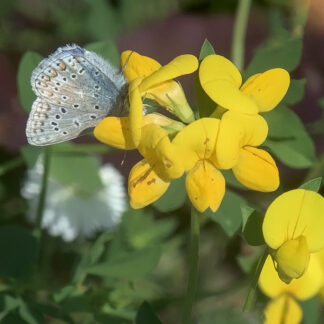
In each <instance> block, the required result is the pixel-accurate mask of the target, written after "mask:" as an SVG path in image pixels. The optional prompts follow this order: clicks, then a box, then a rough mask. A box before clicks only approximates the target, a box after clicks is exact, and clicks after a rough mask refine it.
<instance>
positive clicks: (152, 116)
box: [94, 51, 290, 212]
mask: <svg viewBox="0 0 324 324" xmlns="http://www.w3.org/2000/svg"><path fill="white" fill-rule="evenodd" d="M121 63H122V66H124V67H125V68H124V74H125V76H126V78H127V80H128V82H129V95H128V98H129V116H128V117H107V118H105V119H103V120H102V121H101V122H100V123H99V124H98V125H97V127H96V128H95V131H94V135H95V136H96V138H97V139H98V140H99V141H101V142H103V143H106V144H108V145H111V146H114V147H117V148H119V149H124V150H130V149H137V150H138V151H139V152H140V154H141V155H142V156H143V159H142V160H141V161H140V162H138V163H137V164H136V165H135V166H134V167H133V168H132V170H131V172H130V174H129V180H128V193H129V196H130V204H131V206H132V207H133V208H142V207H145V206H147V205H149V204H151V203H152V202H154V201H156V200H157V199H159V198H160V197H161V196H162V195H163V194H164V192H165V191H166V190H167V188H168V186H169V185H170V182H171V181H172V180H173V179H176V178H179V177H181V176H182V175H183V174H184V173H186V190H187V194H188V197H189V199H190V201H191V203H192V204H193V206H194V207H195V208H196V209H197V210H198V211H200V212H203V211H205V210H206V209H207V208H210V209H212V210H213V211H216V210H217V209H218V207H219V205H220V203H221V201H222V199H223V196H224V194H225V180H224V177H223V175H222V173H221V172H220V170H222V169H232V171H233V173H234V175H235V177H236V178H237V180H238V181H240V182H241V183H242V184H243V185H245V186H246V187H248V188H250V189H253V190H257V191H262V192H270V191H274V190H276V189H277V188H278V186H279V173H278V169H277V166H276V163H275V161H274V160H273V159H272V157H271V156H270V154H269V153H268V152H266V151H264V150H262V149H260V148H258V146H260V145H261V144H262V143H263V142H264V141H265V139H266V137H267V134H268V125H267V123H266V121H265V119H264V118H263V117H262V116H261V115H260V114H259V113H262V112H266V111H269V110H271V109H273V108H275V107H276V106H277V104H278V103H279V102H280V100H281V99H282V98H283V97H284V95H285V94H286V92H287V89H288V87H289V82H290V78H289V74H288V73H287V72H286V71H285V70H283V69H271V70H268V71H266V72H264V73H260V74H256V75H253V76H252V77H250V78H249V79H248V80H247V81H246V82H245V83H244V84H243V85H242V76H241V74H240V73H239V71H238V70H237V68H236V67H235V66H234V65H233V64H232V63H231V62H230V61H229V60H227V59H226V58H224V57H222V56H220V55H209V56H207V57H206V58H205V59H204V60H203V61H202V62H201V63H200V66H199V62H198V60H197V58H196V57H195V56H193V55H180V56H178V57H176V58H175V59H173V60H172V61H171V62H170V63H168V64H166V65H164V66H161V65H160V64H159V63H158V62H156V61H155V60H153V59H151V58H148V57H145V56H141V55H139V54H138V53H135V52H131V51H125V52H123V53H122V55H121ZM198 66H199V80H200V84H201V86H202V88H203V89H204V91H205V92H206V94H207V95H208V96H209V97H210V98H211V99H212V100H213V101H214V102H215V111H214V112H213V113H212V115H211V116H209V117H206V118H201V119H197V120H195V115H194V113H193V111H192V109H191V108H190V106H189V104H188V102H187V100H186V97H185V94H184V91H183V89H182V87H181V85H180V83H178V82H176V81H175V80H174V79H175V78H177V77H179V76H182V75H185V74H190V73H193V72H194V71H196V70H197V69H198ZM145 99H150V100H154V101H155V102H157V103H158V105H160V106H161V107H164V108H166V109H167V110H168V112H170V113H171V114H173V115H174V116H176V117H177V118H178V119H179V120H180V121H179V120H174V119H172V118H169V117H166V116H164V115H161V114H158V113H147V114H146V112H145V105H143V101H144V102H145Z"/></svg>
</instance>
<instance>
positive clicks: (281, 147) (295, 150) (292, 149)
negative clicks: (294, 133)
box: [264, 137, 315, 168]
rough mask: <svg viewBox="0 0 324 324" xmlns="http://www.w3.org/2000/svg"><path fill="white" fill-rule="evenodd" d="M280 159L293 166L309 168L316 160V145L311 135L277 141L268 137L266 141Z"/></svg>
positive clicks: (266, 144)
mask: <svg viewBox="0 0 324 324" xmlns="http://www.w3.org/2000/svg"><path fill="white" fill-rule="evenodd" d="M264 145H265V146H267V147H268V148H269V149H270V150H271V151H272V152H273V154H275V155H276V156H277V157H278V158H279V160H280V161H281V162H283V163H285V164H286V165H288V166H290V167H292V168H309V167H311V166H312V165H313V164H314V162H315V147H314V143H313V141H312V140H311V139H310V138H309V137H299V138H295V139H291V140H288V139H287V140H282V141H276V140H271V139H267V140H266V141H265V143H264Z"/></svg>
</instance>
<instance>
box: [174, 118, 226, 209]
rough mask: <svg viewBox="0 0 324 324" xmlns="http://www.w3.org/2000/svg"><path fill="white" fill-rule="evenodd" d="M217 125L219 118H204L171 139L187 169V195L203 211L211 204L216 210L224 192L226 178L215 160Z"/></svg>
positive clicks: (210, 206) (211, 207)
mask: <svg viewBox="0 0 324 324" xmlns="http://www.w3.org/2000/svg"><path fill="white" fill-rule="evenodd" d="M218 128H219V120H218V119H216V118H202V119H199V120H196V121H195V122H193V123H191V124H190V125H188V126H186V127H185V128H184V129H182V130H181V131H180V132H179V133H178V134H177V135H176V137H175V138H174V140H173V141H172V143H173V144H174V145H175V146H177V151H178V157H179V158H181V159H182V161H183V165H184V167H185V170H186V171H187V176H186V190H187V194H188V196H189V199H190V201H191V203H192V204H193V206H194V207H195V208H196V209H197V210H198V211H200V212H203V211H205V210H206V209H207V208H208V207H209V208H210V209H211V210H213V211H216V210H217V209H218V207H219V205H220V203H221V201H222V199H223V197H224V193H225V180H224V177H223V175H222V174H221V172H220V171H219V170H218V168H217V167H218V164H217V161H216V159H215V145H216V140H217V134H218Z"/></svg>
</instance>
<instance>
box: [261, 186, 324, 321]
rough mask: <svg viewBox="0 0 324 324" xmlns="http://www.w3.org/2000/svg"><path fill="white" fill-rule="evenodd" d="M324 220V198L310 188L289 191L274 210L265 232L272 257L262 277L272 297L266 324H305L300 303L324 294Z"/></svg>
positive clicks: (267, 218)
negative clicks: (302, 322)
mask: <svg viewBox="0 0 324 324" xmlns="http://www.w3.org/2000/svg"><path fill="white" fill-rule="evenodd" d="M323 216H324V198H323V197H322V196H321V195H320V194H318V193H316V192H314V191H309V190H305V189H296V190H291V191H288V192H285V193H284V194H282V195H280V196H279V197H277V198H276V199H275V200H274V201H273V202H272V204H271V205H270V206H269V208H268V210H267V212H266V215H265V218H264V222H263V228H262V230H263V236H264V239H265V242H266V243H267V245H268V246H269V248H270V255H269V256H268V258H267V260H266V262H265V265H264V267H263V269H262V272H261V275H260V279H259V286H260V288H261V289H262V291H263V292H264V293H265V294H266V295H267V296H269V297H270V298H271V301H270V302H269V304H268V305H267V307H266V309H265V316H266V321H265V323H272V324H275V323H288V322H289V323H296V324H297V323H300V322H301V319H302V311H301V308H300V306H299V305H298V303H297V302H296V299H297V300H305V299H309V298H311V297H313V296H315V295H316V294H318V293H319V292H320V290H322V292H323V291H324V290H323V287H324V249H323V248H324V236H323V233H322V229H323V226H324V217H323ZM288 319H289V321H288Z"/></svg>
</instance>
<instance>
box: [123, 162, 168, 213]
mask: <svg viewBox="0 0 324 324" xmlns="http://www.w3.org/2000/svg"><path fill="white" fill-rule="evenodd" d="M169 184H170V183H169V182H167V181H163V180H162V179H161V178H159V177H158V175H157V174H156V173H155V172H154V170H153V169H152V167H151V166H150V164H149V163H147V162H146V161H145V160H141V161H140V162H138V163H137V164H135V165H134V166H133V168H132V170H131V171H130V173H129V178H128V194H129V197H130V205H131V206H132V208H134V209H139V208H143V207H145V206H147V205H149V204H151V203H153V202H154V201H156V200H158V199H159V198H160V197H161V196H162V195H163V194H164V193H165V192H166V190H167V189H168V187H169Z"/></svg>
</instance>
